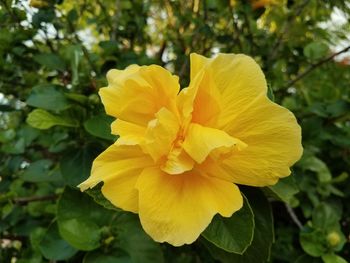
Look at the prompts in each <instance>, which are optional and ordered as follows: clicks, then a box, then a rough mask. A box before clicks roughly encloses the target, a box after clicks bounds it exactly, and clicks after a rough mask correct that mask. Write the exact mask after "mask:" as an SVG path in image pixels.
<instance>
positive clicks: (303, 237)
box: [300, 229, 327, 257]
mask: <svg viewBox="0 0 350 263" xmlns="http://www.w3.org/2000/svg"><path fill="white" fill-rule="evenodd" d="M300 244H301V246H302V248H303V250H304V251H305V252H306V253H307V254H309V255H311V256H313V257H319V256H322V255H323V254H325V253H326V251H327V241H326V239H325V236H324V233H323V232H322V231H321V230H308V229H307V230H304V231H303V232H301V233H300Z"/></svg>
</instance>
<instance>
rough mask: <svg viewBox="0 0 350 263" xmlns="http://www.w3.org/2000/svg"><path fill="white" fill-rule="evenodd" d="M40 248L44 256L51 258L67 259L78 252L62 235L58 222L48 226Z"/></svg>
mask: <svg viewBox="0 0 350 263" xmlns="http://www.w3.org/2000/svg"><path fill="white" fill-rule="evenodd" d="M39 249H40V252H41V253H42V254H43V256H44V257H45V258H47V259H50V260H65V259H68V258H70V257H72V256H73V255H74V254H75V253H76V252H77V250H76V249H75V248H73V247H71V246H70V245H69V244H68V243H67V242H66V241H64V240H63V239H62V238H61V237H60V235H59V233H58V230H57V225H56V223H54V224H52V225H51V226H50V227H49V228H48V230H47V232H46V234H45V235H44V237H43V239H42V240H41V242H40V244H39Z"/></svg>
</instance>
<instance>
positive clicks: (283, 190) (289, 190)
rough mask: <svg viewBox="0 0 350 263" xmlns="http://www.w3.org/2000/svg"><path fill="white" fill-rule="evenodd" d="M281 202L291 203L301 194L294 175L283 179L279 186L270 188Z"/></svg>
mask: <svg viewBox="0 0 350 263" xmlns="http://www.w3.org/2000/svg"><path fill="white" fill-rule="evenodd" d="M268 188H269V190H271V191H272V192H273V193H274V194H275V195H276V196H277V197H278V198H279V199H280V200H282V201H283V202H286V203H290V201H291V200H292V198H293V196H294V195H295V194H297V193H298V192H299V189H298V187H297V185H296V183H295V180H294V177H293V176H292V175H290V176H288V177H286V178H282V179H280V180H279V181H278V183H277V184H275V185H273V186H269V187H268Z"/></svg>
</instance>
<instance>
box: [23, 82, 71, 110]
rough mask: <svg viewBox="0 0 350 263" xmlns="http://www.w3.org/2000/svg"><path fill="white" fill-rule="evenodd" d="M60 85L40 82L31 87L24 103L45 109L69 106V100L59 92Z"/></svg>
mask: <svg viewBox="0 0 350 263" xmlns="http://www.w3.org/2000/svg"><path fill="white" fill-rule="evenodd" d="M59 89H60V86H56V85H52V84H42V85H38V86H35V87H34V88H33V89H32V92H31V93H30V95H29V97H28V99H27V101H26V103H27V104H28V105H30V106H33V107H37V108H42V109H45V110H52V111H61V110H64V109H67V108H68V107H69V102H68V100H67V99H66V97H65V96H64V93H63V92H61V91H60V90H59Z"/></svg>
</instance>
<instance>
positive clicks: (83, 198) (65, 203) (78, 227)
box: [57, 188, 112, 250]
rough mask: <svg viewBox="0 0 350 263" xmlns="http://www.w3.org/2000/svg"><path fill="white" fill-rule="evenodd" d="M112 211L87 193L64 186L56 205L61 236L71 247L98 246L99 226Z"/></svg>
mask: <svg viewBox="0 0 350 263" xmlns="http://www.w3.org/2000/svg"><path fill="white" fill-rule="evenodd" d="M111 216H112V212H111V211H110V210H106V209H104V208H102V207H101V206H99V205H97V204H96V203H95V202H94V201H93V200H92V199H91V198H90V197H89V196H88V195H86V194H84V193H81V192H79V191H78V190H73V189H71V188H65V190H64V193H63V195H62V197H61V198H60V200H59V202H58V207H57V223H58V227H59V231H60V234H61V236H62V237H63V238H64V239H65V240H66V241H67V242H68V243H69V244H71V245H72V246H73V247H76V248H78V249H80V250H93V249H95V248H97V247H99V246H100V239H101V228H102V227H103V226H105V225H106V224H107V223H108V222H109V220H110V219H111Z"/></svg>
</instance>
